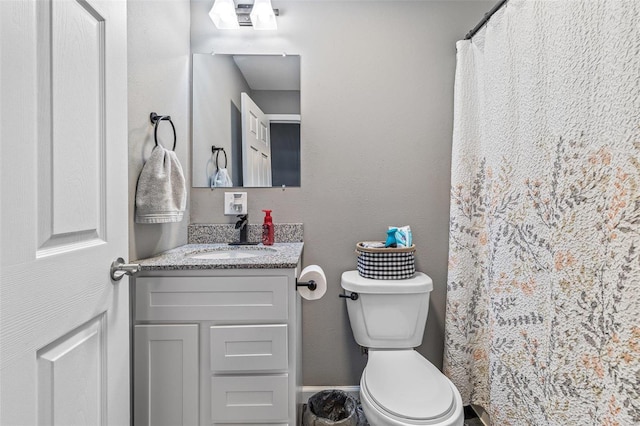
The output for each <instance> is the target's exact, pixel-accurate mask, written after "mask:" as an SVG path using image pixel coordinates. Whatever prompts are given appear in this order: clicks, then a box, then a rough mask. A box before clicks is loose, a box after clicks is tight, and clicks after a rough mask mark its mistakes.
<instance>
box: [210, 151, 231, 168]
mask: <svg viewBox="0 0 640 426" xmlns="http://www.w3.org/2000/svg"><path fill="white" fill-rule="evenodd" d="M220 151H222V153H223V154H224V168H225V169H226V168H227V164H228V160H227V151H225V150H224V148H220V147H217V146H215V145H213V146H211V152H212V153H213V154H215V155H216V170H220V166H219V165H218V155H220Z"/></svg>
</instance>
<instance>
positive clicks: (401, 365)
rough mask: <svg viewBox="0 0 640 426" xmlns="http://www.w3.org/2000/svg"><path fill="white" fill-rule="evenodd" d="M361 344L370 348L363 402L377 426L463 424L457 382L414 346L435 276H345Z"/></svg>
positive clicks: (419, 339)
mask: <svg viewBox="0 0 640 426" xmlns="http://www.w3.org/2000/svg"><path fill="white" fill-rule="evenodd" d="M342 288H343V289H344V290H345V292H346V293H347V295H353V294H356V296H352V297H351V298H349V299H346V303H347V311H348V314H349V322H350V324H351V328H352V330H353V335H354V337H355V339H356V342H358V344H360V345H361V346H364V347H366V348H368V361H367V365H366V367H365V369H364V371H363V373H362V377H361V379H360V401H361V403H362V409H363V411H364V414H365V416H366V417H367V420H368V422H369V424H371V425H372V426H391V425H393V426H396V425H397V426H402V425H407V426H409V425H432V426H462V425H463V424H464V413H463V406H462V398H461V397H460V393H459V392H458V390H457V389H456V387H455V386H454V385H453V383H452V382H451V381H450V380H449V379H448V378H447V377H446V376H445V375H444V374H442V373H441V372H440V370H438V369H437V368H436V367H435V366H434V365H433V364H431V363H430V362H429V361H428V360H427V359H425V358H424V357H423V356H422V355H420V354H419V353H418V352H416V351H415V350H414V349H413V348H414V347H416V346H419V345H420V343H421V342H422V337H423V333H424V327H425V324H426V319H427V313H428V307H429V293H430V292H431V290H432V289H433V282H432V281H431V278H429V277H428V276H427V275H425V274H423V273H420V272H418V273H416V274H415V275H414V277H412V278H409V279H406V280H372V279H368V278H363V277H361V276H360V275H359V274H358V272H357V271H348V272H345V273H343V274H342Z"/></svg>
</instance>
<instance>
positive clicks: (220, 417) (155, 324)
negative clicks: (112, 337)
mask: <svg viewBox="0 0 640 426" xmlns="http://www.w3.org/2000/svg"><path fill="white" fill-rule="evenodd" d="M297 270H298V269H297V268H291V269H202V270H168V271H165V270H158V271H142V273H140V274H139V275H138V276H137V277H136V278H135V279H134V281H133V286H132V287H131V288H132V299H133V300H132V306H133V312H132V315H133V324H134V325H133V377H134V384H133V395H134V397H133V418H134V426H163V425H167V426H169V425H170V426H178V425H220V426H222V425H231V424H243V425H274V426H275V425H291V426H295V425H296V424H299V422H298V421H297V418H299V414H298V413H299V408H300V407H299V405H300V403H301V402H300V390H301V380H302V377H301V365H300V359H301V357H300V345H301V336H300V331H301V327H300V324H299V321H300V297H299V296H298V293H297V291H296V285H295V279H296V276H297Z"/></svg>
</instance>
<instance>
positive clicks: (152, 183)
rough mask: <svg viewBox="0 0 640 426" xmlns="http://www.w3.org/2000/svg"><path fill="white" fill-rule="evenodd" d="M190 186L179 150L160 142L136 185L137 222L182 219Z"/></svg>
mask: <svg viewBox="0 0 640 426" xmlns="http://www.w3.org/2000/svg"><path fill="white" fill-rule="evenodd" d="M186 206H187V189H186V185H185V180H184V174H183V173H182V166H181V165H180V162H179V161H178V157H177V156H176V153H175V152H173V151H169V150H168V149H165V148H163V147H162V146H160V145H157V146H156V147H155V148H153V151H152V152H151V156H150V157H149V159H148V160H147V162H146V163H145V164H144V166H143V167H142V171H141V172H140V177H139V178H138V187H137V188H136V222H137V223H166V222H180V221H181V220H182V215H183V214H184V210H185V208H186Z"/></svg>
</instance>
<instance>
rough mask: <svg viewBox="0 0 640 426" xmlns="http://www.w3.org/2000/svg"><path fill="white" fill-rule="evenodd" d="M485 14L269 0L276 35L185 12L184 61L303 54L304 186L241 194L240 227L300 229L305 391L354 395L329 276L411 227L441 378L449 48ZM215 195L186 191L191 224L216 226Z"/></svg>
mask: <svg viewBox="0 0 640 426" xmlns="http://www.w3.org/2000/svg"><path fill="white" fill-rule="evenodd" d="M493 3H494V2H493V1H491V2H483V1H468V2H467V1H451V0H449V1H407V2H405V1H375V2H360V1H357V2H353V1H347V2H337V1H326V0H323V1H320V0H315V1H314V0H312V1H278V0H273V6H274V7H276V8H279V9H280V12H281V16H280V17H279V19H278V25H279V29H278V31H276V32H254V31H252V30H250V29H242V30H240V31H236V32H229V31H218V30H216V28H215V27H214V26H213V24H212V23H211V21H210V20H209V18H208V16H207V13H208V11H209V9H210V7H211V5H212V1H211V0H193V2H192V7H191V12H192V17H191V23H192V25H191V43H192V51H193V53H210V52H211V51H212V50H214V51H215V52H216V53H247V54H249V53H269V54H277V53H281V52H287V53H290V54H300V55H301V74H302V75H301V82H302V87H301V93H302V95H301V116H302V126H301V132H302V135H301V138H302V186H301V188H291V189H287V190H286V191H284V192H283V191H282V190H280V189H248V190H247V192H248V193H249V214H250V219H251V222H252V223H260V222H261V217H262V213H261V212H260V211H261V209H267V208H268V209H273V216H274V221H276V222H298V221H299V222H303V223H304V230H305V236H304V237H305V249H304V259H303V261H304V265H305V266H306V265H309V264H319V265H321V266H322V267H323V268H324V270H325V272H326V274H327V278H328V280H329V289H328V291H327V294H326V295H325V296H324V298H323V299H321V300H319V301H315V302H305V303H304V305H303V310H304V312H303V322H304V324H303V336H304V342H303V345H304V346H303V364H304V384H305V385H352V384H357V383H358V381H359V377H360V373H361V371H362V368H363V367H364V363H365V359H364V357H362V356H361V355H360V351H359V349H358V347H357V345H356V344H355V342H354V341H353V337H352V334H351V330H350V328H349V324H348V319H347V314H346V310H345V305H344V303H345V302H344V300H343V299H338V294H339V293H340V291H341V290H340V275H341V273H342V272H343V271H346V270H350V269H355V262H356V258H355V255H354V246H355V244H356V242H358V241H361V240H370V239H383V238H384V232H385V229H386V227H387V226H388V225H411V227H412V229H413V235H414V239H415V242H416V245H417V268H418V269H419V270H421V271H423V272H425V273H427V274H429V275H430V276H431V277H432V278H433V280H434V291H433V293H432V295H431V305H430V313H429V320H428V322H427V328H426V333H425V340H424V344H423V345H422V346H421V347H420V348H419V351H420V352H421V353H422V354H424V355H425V356H426V357H427V358H428V359H430V360H431V361H432V362H434V363H435V364H436V365H438V366H440V365H441V362H442V352H443V327H444V324H443V322H444V309H445V296H446V276H447V251H448V221H449V219H448V218H449V184H450V159H451V152H450V151H451V134H452V110H453V78H454V70H455V54H456V50H455V42H456V40H458V39H460V38H462V37H463V36H464V34H466V32H467V31H468V30H469V29H470V28H472V27H473V26H474V25H475V24H476V23H477V22H478V21H479V20H480V18H481V17H482V16H483V14H484V13H485V12H486V11H488V10H489V9H490V8H491V7H492V6H493ZM223 192H224V191H221V190H214V191H211V190H209V189H192V192H191V221H192V222H194V223H203V222H204V223H211V222H213V223H227V222H230V221H231V219H229V218H227V217H225V216H223V215H222V208H223V203H222V200H223Z"/></svg>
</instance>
